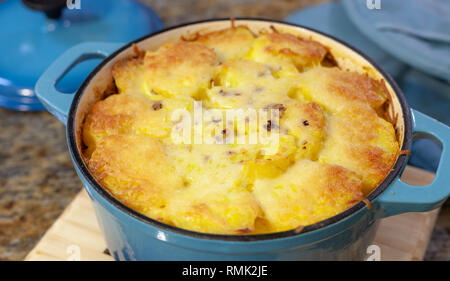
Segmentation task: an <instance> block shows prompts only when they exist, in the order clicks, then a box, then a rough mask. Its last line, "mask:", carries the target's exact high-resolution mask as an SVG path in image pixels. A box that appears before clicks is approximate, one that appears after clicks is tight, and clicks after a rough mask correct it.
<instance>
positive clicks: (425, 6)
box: [0, 0, 450, 260]
mask: <svg viewBox="0 0 450 281" xmlns="http://www.w3.org/2000/svg"><path fill="white" fill-rule="evenodd" d="M42 2H46V3H44V4H42ZM57 2H61V1H18V0H3V1H0V26H2V27H5V26H6V27H7V28H2V30H1V31H0V36H2V37H4V38H8V40H2V44H0V51H2V56H1V58H0V129H1V133H0V260H21V259H23V258H24V257H25V255H26V254H27V253H28V252H29V251H30V250H31V249H32V248H33V246H34V245H35V244H36V243H37V242H38V241H39V239H40V237H42V235H43V234H44V233H45V231H46V230H47V229H48V228H49V227H50V226H51V225H52V223H53V222H54V221H55V220H56V219H57V217H58V216H59V215H60V214H61V212H62V211H63V210H64V208H65V207H66V206H67V205H68V204H69V203H70V202H71V200H72V199H73V198H74V197H75V195H76V194H77V193H78V192H79V191H80V190H81V188H82V185H81V182H80V180H79V179H78V177H77V175H76V173H75V170H74V168H73V165H72V162H71V159H70V157H69V153H68V150H67V147H66V140H65V127H64V126H63V124H61V123H60V122H59V121H58V120H57V119H56V118H54V117H53V116H52V115H50V114H49V113H48V112H46V111H42V107H41V106H40V104H39V103H38V102H37V101H36V99H35V98H34V93H33V88H34V83H35V82H36V79H37V77H39V75H40V73H42V71H43V70H45V69H46V67H47V66H48V65H49V64H50V63H51V62H52V61H53V60H54V59H55V58H56V57H57V56H58V55H59V54H60V53H61V52H63V51H64V50H65V49H67V48H68V47H70V46H71V45H74V44H76V43H80V42H84V41H110V42H127V41H130V40H132V39H136V38H138V37H140V36H143V35H146V34H148V33H150V32H152V31H155V30H158V29H161V28H162V27H170V26H174V25H178V24H181V23H185V22H190V21H196V20H202V19H210V18H227V17H259V18H267V19H276V20H285V21H288V22H292V23H297V24H301V25H305V26H308V27H312V28H314V29H317V30H320V31H323V32H325V33H328V34H331V35H334V36H335V37H337V38H340V39H342V40H344V41H346V42H348V43H350V44H352V45H354V46H356V47H357V48H359V49H361V50H362V51H363V52H365V53H366V54H368V55H369V56H371V57H372V58H373V59H374V60H375V61H376V62H377V63H379V64H380V65H381V66H382V67H383V68H384V69H386V70H387V71H388V72H389V73H390V75H391V76H393V78H394V79H395V80H396V81H397V83H398V84H399V86H400V87H401V88H402V90H403V91H404V94H405V96H406V98H407V100H408V103H409V104H410V106H411V107H413V108H415V109H417V110H419V111H422V112H424V113H426V114H427V115H429V116H432V117H434V118H436V119H438V120H440V121H441V122H443V123H446V124H447V125H450V84H449V81H450V29H449V26H450V5H449V2H450V1H446V0H415V1H413V0H408V1H403V0H401V1H399V0H381V1H376V0H373V1H366V0H343V1H329V0H216V1H213V0H169V1H167V0H140V1H132V0H127V1H125V0H120V1H119V0H118V1H92V0H80V1H79V4H80V7H77V6H76V2H77V1H73V5H74V6H73V7H72V8H73V9H68V8H66V7H59V6H52V5H51V4H53V3H56V4H55V5H57ZM64 2H66V1H64ZM367 2H370V5H366V4H367ZM377 2H379V4H378V3H377ZM406 2H408V3H407V4H405V3H406ZM113 3H114V4H113ZM64 5H65V3H64ZM78 8H80V9H79V10H78V11H77V9H78ZM24 19H26V20H24ZM3 42H4V43H3ZM36 53H39V54H41V56H36V55H35V54H36ZM98 63H99V61H98V60H93V61H90V62H88V63H85V64H84V65H81V66H80V67H78V66H77V67H76V69H74V70H73V71H72V72H71V73H70V75H68V77H66V78H64V79H63V80H64V81H61V82H60V83H59V85H58V86H59V87H60V89H61V90H62V91H66V92H73V91H75V90H76V89H77V87H78V86H79V85H80V83H81V82H82V81H83V79H84V77H85V76H86V74H87V73H88V72H89V71H90V70H91V69H92V68H93V67H95V65H96V64H98ZM439 155H440V147H439V145H437V144H435V143H433V142H431V141H426V140H418V141H416V142H415V144H414V148H413V158H412V159H411V160H410V164H411V165H414V166H416V167H420V168H422V169H426V170H429V171H435V169H436V167H437V165H438V162H439ZM449 184H450V183H449ZM449 205H450V204H449V203H448V202H447V203H446V204H445V205H444V207H443V208H442V210H441V212H440V215H439V217H438V220H437V224H436V226H435V228H434V231H433V234H432V237H431V241H430V244H429V246H428V250H427V253H426V255H425V259H426V260H450V206H449Z"/></svg>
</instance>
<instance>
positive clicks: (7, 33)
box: [0, 0, 162, 111]
mask: <svg viewBox="0 0 450 281" xmlns="http://www.w3.org/2000/svg"><path fill="white" fill-rule="evenodd" d="M80 3H81V7H80V8H81V9H79V10H78V9H73V10H70V9H64V10H63V13H62V16H61V18H59V19H57V20H53V19H47V18H46V16H45V14H44V13H42V12H39V11H34V10H31V9H28V8H26V7H25V5H24V4H22V2H21V1H19V0H8V1H3V2H2V1H0V26H2V27H3V28H0V37H1V38H2V41H1V44H0V51H1V54H2V55H1V56H0V106H2V107H7V108H10V109H15V110H24V111H27V110H42V109H43V107H42V105H41V104H40V103H39V101H38V100H37V99H36V95H35V93H34V90H33V89H34V86H35V84H36V81H37V80H38V78H39V76H40V75H41V74H42V73H43V72H44V71H45V69H47V67H48V66H49V65H50V64H51V63H52V62H53V61H54V60H55V59H56V58H57V57H58V56H59V55H61V54H62V53H63V52H64V51H66V50H67V49H69V48H70V47H72V46H74V45H76V44H79V43H83V42H91V41H102V42H128V41H130V40H134V39H137V38H139V37H141V36H144V35H146V34H149V33H151V32H153V31H156V30H159V29H161V28H162V23H161V21H160V19H159V17H158V16H157V15H156V14H155V13H154V12H153V10H151V9H150V8H149V7H148V6H145V5H143V4H140V3H139V2H138V1H134V0H117V1H107V0H95V1H81V2H80ZM97 64H98V61H86V62H85V63H83V64H82V65H80V66H79V67H77V68H76V69H74V70H73V71H72V72H70V73H68V75H67V77H66V78H65V79H64V80H63V81H62V83H60V85H58V89H59V90H60V91H62V92H69V93H70V92H74V91H75V90H77V89H78V87H79V86H80V84H81V83H82V82H83V80H84V78H85V77H86V76H87V74H88V73H90V72H91V71H92V70H93V69H94V67H95V66H96V65H97Z"/></svg>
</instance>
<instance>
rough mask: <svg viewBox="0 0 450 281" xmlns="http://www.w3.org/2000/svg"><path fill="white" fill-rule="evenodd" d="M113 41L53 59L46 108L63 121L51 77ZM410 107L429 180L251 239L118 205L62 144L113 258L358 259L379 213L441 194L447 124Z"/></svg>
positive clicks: (106, 50) (66, 100) (44, 92)
mask: <svg viewBox="0 0 450 281" xmlns="http://www.w3.org/2000/svg"><path fill="white" fill-rule="evenodd" d="M119 47H120V46H119V45H117V44H105V43H89V44H88V43H86V44H81V45H78V46H76V47H74V48H72V49H70V50H68V51H67V52H66V53H64V54H63V55H62V56H61V57H60V58H58V59H57V60H56V61H55V62H54V63H53V64H52V65H51V66H50V68H49V69H48V70H47V71H46V72H45V73H44V74H43V76H42V77H41V78H40V79H39V81H38V84H37V86H36V92H37V94H38V96H39V98H40V99H41V101H42V102H43V103H44V105H45V106H46V107H47V109H48V110H49V111H50V112H51V113H53V114H54V115H55V116H56V117H58V118H59V119H60V120H61V121H62V122H64V123H65V122H66V121H67V114H68V111H69V106H70V104H71V103H72V99H73V95H71V94H62V93H60V92H58V91H56V89H55V87H54V85H55V84H56V81H58V79H59V78H60V77H61V76H63V75H64V73H65V72H67V70H68V69H69V68H70V67H71V66H73V65H74V64H75V63H77V62H79V61H80V60H82V59H83V58H86V57H92V56H101V57H105V56H107V55H108V54H110V53H111V52H112V51H114V50H116V49H117V48H119ZM412 113H413V116H414V117H413V118H414V122H413V123H414V128H413V129H414V132H415V133H417V134H424V135H429V136H433V137H434V138H436V139H437V140H439V141H440V142H441V143H442V144H443V155H442V159H441V162H440V165H439V168H438V172H437V174H436V178H435V180H434V181H433V183H432V184H430V185H429V186H427V187H423V188H416V187H412V186H408V185H406V184H404V183H402V182H401V181H399V180H394V183H393V184H391V186H390V187H389V188H388V189H387V190H386V191H385V192H384V193H382V194H381V195H380V196H379V197H378V198H377V199H375V202H374V203H375V204H373V206H372V208H371V209H370V210H369V209H368V208H367V207H364V208H362V209H360V210H358V211H356V212H354V213H353V214H351V215H349V216H347V217H345V218H343V219H341V220H340V221H338V222H336V223H334V224H331V225H328V226H326V227H323V228H320V229H317V230H314V231H311V232H306V233H302V234H299V235H295V236H289V237H284V238H276V239H270V240H259V241H251V242H250V241H230V240H218V239H205V238H199V237H196V236H194V235H188V234H184V233H181V232H176V231H173V230H170V229H168V228H161V227H157V226H156V225H153V224H150V223H147V222H145V221H143V220H142V219H140V218H137V217H135V216H133V215H131V214H130V213H128V212H125V211H123V210H122V209H120V208H118V207H116V206H115V205H113V203H111V201H109V200H108V199H106V198H105V197H104V196H103V195H102V194H100V193H99V192H98V191H97V190H96V189H95V188H94V187H93V186H92V185H91V184H90V182H89V180H88V179H87V178H86V176H85V175H84V174H83V172H82V169H81V167H80V166H79V165H80V163H78V162H77V160H75V158H74V151H72V149H73V148H72V147H71V146H70V145H69V148H70V149H71V156H72V159H73V161H74V166H75V169H76V171H77V173H78V175H79V177H80V179H81V181H82V182H83V184H84V186H85V188H86V190H87V191H88V194H89V196H90V197H91V199H92V201H93V205H94V209H95V212H96V215H97V219H98V222H99V225H100V228H101V230H102V232H103V234H104V236H105V239H106V242H107V245H108V249H109V250H110V252H111V253H112V255H113V256H114V257H115V258H116V259H117V260H361V259H363V258H364V256H365V254H366V250H367V247H368V246H369V245H370V243H371V242H372V241H373V237H374V233H375V230H376V228H377V225H378V222H379V219H380V218H382V217H386V216H390V215H394V214H399V213H404V212H410V211H428V210H431V209H433V208H435V207H437V206H439V204H440V203H442V201H443V200H445V198H446V197H448V195H449V189H450V186H449V185H448V183H449V182H450V178H449V173H448V171H449V168H450V162H449V161H450V155H449V153H450V151H449V146H450V129H449V128H448V127H446V126H445V125H443V124H441V123H439V122H438V121H436V120H434V119H432V118H430V117H427V116H426V115H423V114H421V113H419V112H417V111H413V112H412ZM68 135H69V134H68ZM392 191H393V192H394V194H392Z"/></svg>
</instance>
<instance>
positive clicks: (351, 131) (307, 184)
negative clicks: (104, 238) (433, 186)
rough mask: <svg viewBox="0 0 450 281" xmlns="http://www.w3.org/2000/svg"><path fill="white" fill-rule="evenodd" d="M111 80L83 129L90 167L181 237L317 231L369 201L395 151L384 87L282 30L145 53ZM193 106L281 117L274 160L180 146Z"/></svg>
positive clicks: (233, 148) (225, 34)
mask: <svg viewBox="0 0 450 281" xmlns="http://www.w3.org/2000/svg"><path fill="white" fill-rule="evenodd" d="M112 75H113V77H114V81H115V86H116V87H117V92H116V93H115V94H112V95H109V96H108V97H106V98H105V99H103V100H101V101H99V102H97V103H96V104H95V105H94V107H93V108H92V110H91V111H90V113H89V114H88V115H87V117H86V119H85V123H84V126H83V141H84V145H85V146H86V149H85V151H84V155H85V157H86V162H87V163H88V167H89V169H90V171H91V172H92V174H93V175H94V176H95V178H96V179H97V181H98V182H99V183H100V184H101V185H102V186H103V187H104V188H106V189H107V190H108V191H109V192H110V193H111V194H112V195H113V196H114V197H116V198H117V199H118V200H120V201H121V202H123V203H124V204H125V205H127V206H129V207H131V208H133V209H135V210H136V211H138V212H140V213H142V214H145V215H147V216H148V217H150V218H153V219H155V220H159V221H161V222H163V223H166V224H169V225H174V226H177V227H180V228H184V229H188V230H192V231H198V232H206V233H216V234H257V233H270V232H279V231H285V230H290V229H298V228H301V227H302V226H306V225H309V224H313V223H316V222H319V221H321V220H324V219H327V218H329V217H331V216H334V215H336V214H338V213H340V212H342V211H344V210H346V209H348V208H349V207H351V206H353V205H354V204H356V203H357V202H359V201H361V200H364V198H365V196H366V195H367V194H369V193H370V192H371V191H372V190H373V189H374V188H375V187H377V185H378V184H379V183H380V182H381V181H382V180H383V179H384V178H385V176H386V175H387V174H388V173H389V171H390V169H391V167H392V165H393V164H394V162H395V160H396V156H397V154H398V152H399V144H398V142H397V138H396V132H395V129H394V126H393V125H392V124H391V123H390V122H389V121H388V120H386V118H385V117H384V116H385V114H384V112H385V109H386V103H387V102H388V101H389V99H388V95H389V93H388V91H387V89H386V88H385V85H384V81H382V80H376V79H373V78H371V77H369V75H368V74H366V73H359V72H352V71H349V70H344V69H342V68H340V67H339V65H337V63H335V62H334V60H333V58H332V55H331V53H330V52H329V50H328V48H327V47H326V46H323V45H322V44H320V43H318V42H315V41H312V40H310V39H307V38H300V37H297V36H294V35H292V34H288V33H281V32H280V31H277V30H275V29H272V30H270V31H268V30H266V31H262V32H260V33H259V34H254V33H253V32H251V31H250V30H249V29H248V28H247V27H245V26H232V27H230V28H228V29H225V30H219V31H215V32H210V33H207V34H196V36H191V38H188V39H186V38H182V39H180V40H179V41H177V42H172V43H167V44H165V45H163V46H161V47H160V48H159V49H158V50H156V51H146V52H143V51H138V52H136V56H134V57H130V58H128V59H125V60H122V61H120V62H118V63H116V64H115V66H114V68H113V71H112ZM194 101H197V102H201V105H202V107H203V108H204V109H218V110H228V109H247V108H254V109H267V108H276V109H279V112H280V114H279V117H280V118H279V124H278V125H277V126H279V134H280V135H279V145H278V150H277V151H276V153H274V154H271V155H265V154H263V153H261V151H262V150H264V145H263V144H236V143H227V144H177V143H174V142H173V141H172V138H171V132H172V130H173V128H174V126H176V125H177V122H179V120H176V119H174V118H173V113H174V111H175V110H177V109H184V110H187V111H188V112H191V113H192V112H193V111H194ZM205 122H206V124H205V125H204V128H206V127H207V125H208V122H209V123H214V124H216V123H221V124H222V122H224V120H222V119H220V118H219V119H214V118H213V119H211V120H206V121H205ZM262 123H263V124H261V123H259V125H258V130H269V131H270V129H271V126H270V125H271V124H270V120H269V125H268V124H267V123H265V122H262ZM222 133H223V134H224V135H226V134H229V133H233V132H228V131H225V130H223V131H222ZM234 133H236V134H238V135H239V134H241V135H245V134H247V133H248V131H247V130H246V129H236V130H235V132H234Z"/></svg>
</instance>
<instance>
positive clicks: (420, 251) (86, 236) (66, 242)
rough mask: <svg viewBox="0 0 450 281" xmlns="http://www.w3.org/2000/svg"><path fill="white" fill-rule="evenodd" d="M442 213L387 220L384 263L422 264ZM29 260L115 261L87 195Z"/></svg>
mask: <svg viewBox="0 0 450 281" xmlns="http://www.w3.org/2000/svg"><path fill="white" fill-rule="evenodd" d="M433 178H434V174H432V173H429V172H427V171H424V170H421V169H417V168H414V167H410V166H408V167H407V168H406V169H405V172H404V173H403V176H402V179H403V180H404V181H405V182H407V183H409V184H414V185H425V184H428V183H430V182H431V181H432V180H433ZM438 212H439V210H434V211H431V212H427V213H407V214H402V215H398V216H393V217H390V218H387V219H383V220H382V221H381V223H380V227H379V229H378V232H377V234H376V237H375V242H374V243H373V244H375V245H377V246H379V248H380V254H381V260H403V261H407V260H422V259H423V257H424V255H425V251H426V248H427V245H428V242H429V240H430V236H431V232H432V230H433V227H434V224H435V222H436V218H437V214H438ZM405 237H407V239H405ZM25 260H28V261H35V260H58V261H61V260H98V261H109V260H113V258H112V257H111V256H110V255H109V253H108V250H107V248H106V243H105V240H104V239H103V236H102V234H101V232H100V229H99V227H98V224H97V220H96V218H95V214H94V210H93V208H92V204H91V201H90V199H89V197H88V195H87V193H86V191H84V190H83V191H81V192H80V193H79V194H78V195H77V197H76V198H75V199H74V200H73V202H72V203H71V204H70V205H69V206H68V207H67V209H66V210H65V211H64V212H63V213H62V215H61V216H60V217H59V218H58V220H57V221H56V222H55V223H54V224H53V225H52V227H50V229H49V230H48V231H47V232H46V233H45V235H44V236H43V237H42V239H41V240H40V241H39V243H38V244H37V245H36V246H35V247H34V249H33V250H32V251H31V252H30V253H29V254H28V255H27V257H26V258H25Z"/></svg>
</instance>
